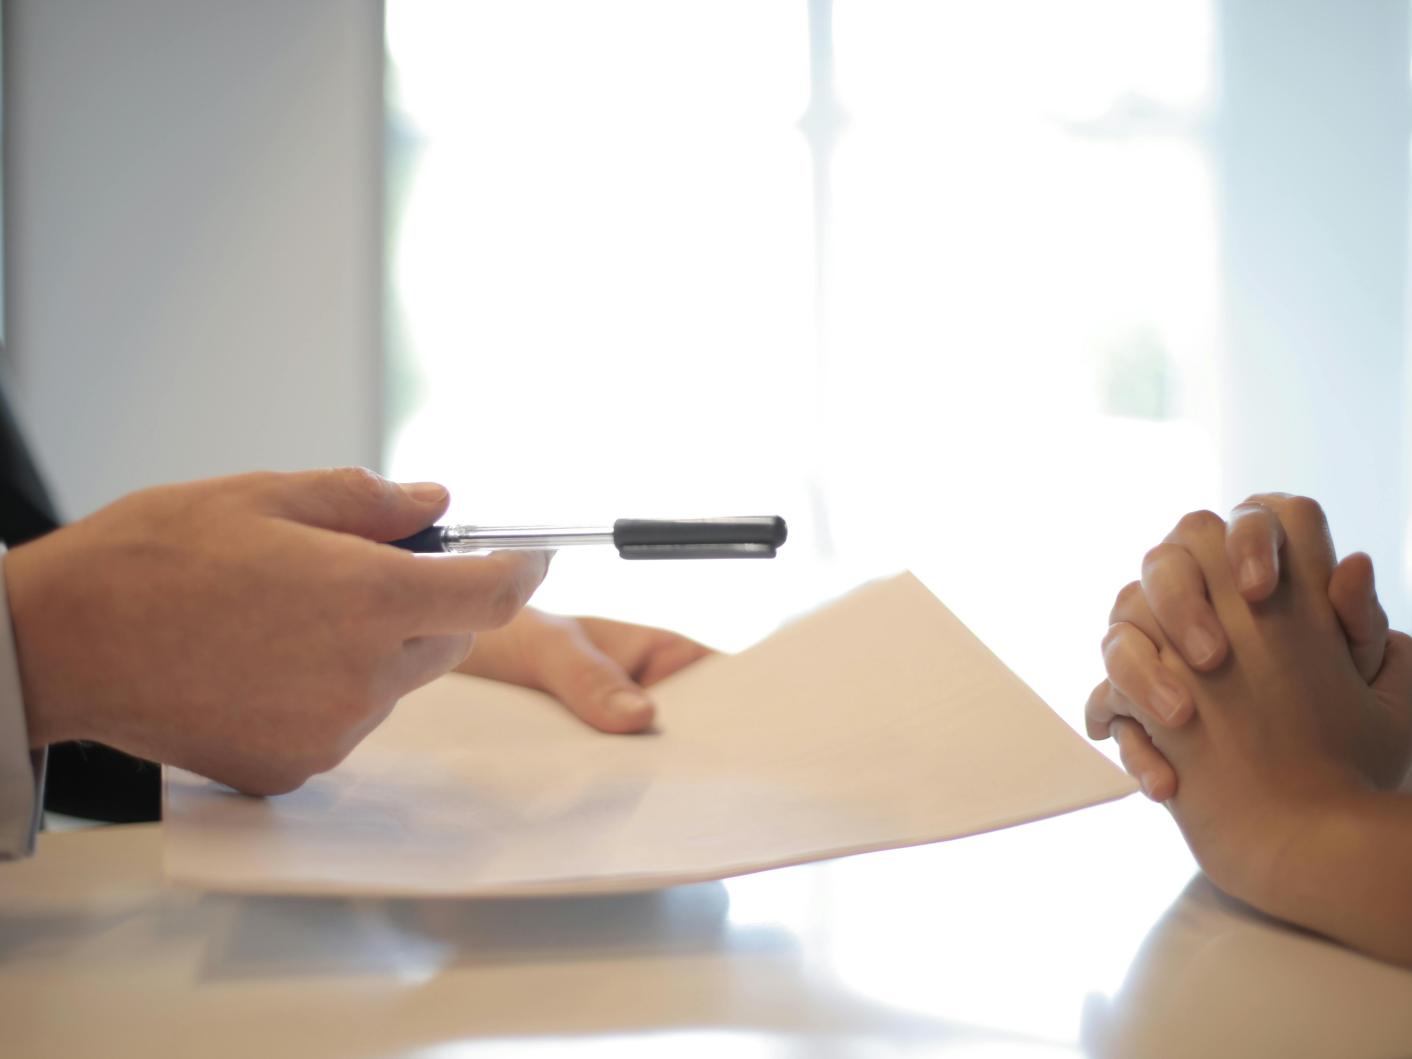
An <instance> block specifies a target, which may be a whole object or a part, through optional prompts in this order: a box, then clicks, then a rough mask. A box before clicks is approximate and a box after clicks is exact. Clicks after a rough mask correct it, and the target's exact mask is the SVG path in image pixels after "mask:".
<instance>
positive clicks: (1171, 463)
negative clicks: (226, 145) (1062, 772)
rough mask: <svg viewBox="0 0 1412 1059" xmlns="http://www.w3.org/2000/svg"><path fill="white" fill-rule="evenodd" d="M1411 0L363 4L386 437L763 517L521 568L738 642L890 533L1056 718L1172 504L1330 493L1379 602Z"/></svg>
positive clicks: (1387, 506) (411, 449) (622, 495)
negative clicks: (752, 550)
mask: <svg viewBox="0 0 1412 1059" xmlns="http://www.w3.org/2000/svg"><path fill="white" fill-rule="evenodd" d="M1406 22H1407V19H1406V10H1405V5H1403V4H1390V3H1383V4H1376V3H1375V4H1369V5H1358V6H1357V10H1350V9H1349V8H1348V7H1347V5H1334V4H1329V3H1315V2H1300V3H1295V4H1251V3H1236V2H1227V3H1220V2H1182V3H1175V2H1170V0H1080V2H1074V3H1066V4H1063V5H1055V4H1050V3H1046V2H1043V0H1003V2H996V3H947V4H939V3H931V2H925V0H884V2H876V0H868V2H863V0H854V2H849V0H838V2H836V3H827V2H823V0H814V2H812V3H806V2H804V0H799V2H787V3H786V2H779V3H758V2H750V0H740V2H735V3H730V2H722V3H715V4H709V5H694V4H661V3H655V2H651V0H603V2H598V3H592V4H584V3H578V2H572V0H558V2H556V0H534V2H530V3H502V2H489V0H486V2H472V3H466V2H459V0H389V2H388V4H387V48H388V82H387V90H388V118H389V136H388V150H389V154H388V163H389V221H390V223H389V228H388V238H389V243H388V273H387V275H388V299H389V300H388V303H387V304H388V310H389V312H388V325H389V326H388V334H389V339H390V342H389V350H388V354H389V403H388V420H387V425H388V433H387V438H386V443H387V449H386V452H387V462H388V468H389V470H390V471H391V473H393V474H394V475H396V476H398V477H401V478H423V477H433V478H439V479H441V480H443V481H446V482H448V483H450V484H451V485H452V487H453V492H454V494H455V497H456V501H455V508H454V514H455V515H456V516H457V517H458V518H459V519H461V520H463V521H472V522H477V521H479V522H487V523H494V522H497V521H508V522H524V521H546V522H554V521H566V522H571V523H579V522H583V521H591V520H602V521H611V519H613V518H614V517H617V516H622V515H634V516H637V515H641V516H659V515H663V516H665V515H709V514H726V513H757V512H758V513H774V512H778V513H780V514H783V515H785V516H786V517H787V518H788V519H789V521H790V525H791V528H792V531H793V537H792V540H791V543H790V544H789V545H788V546H787V547H786V548H785V550H784V551H783V552H782V553H781V558H780V559H778V560H776V561H775V562H774V563H773V564H768V565H766V564H759V565H754V564H749V563H736V564H698V565H691V564H680V565H676V564H673V565H662V566H657V565H650V566H642V565H635V564H624V563H620V562H618V561H617V560H616V559H614V558H613V557H611V556H609V555H604V554H596V555H592V556H590V555H586V554H582V553H578V554H570V553H565V554H564V555H562V556H561V557H560V558H559V559H558V561H557V563H556V568H555V570H554V572H553V576H552V578H551V580H550V581H549V582H548V583H547V584H546V586H545V588H544V589H543V590H542V593H541V596H540V599H541V602H542V603H543V604H545V605H547V606H552V607H559V608H563V609H567V610H574V611H593V612H599V613H607V614H611V615H616V616H622V617H627V618H632V619H634V620H640V621H650V622H659V623H663V624H668V625H672V626H675V627H678V628H681V629H684V630H686V631H688V632H691V633H693V634H695V635H697V636H700V637H702V638H704V639H706V640H708V641H710V642H713V643H716V644H720V645H722V646H726V647H737V646H741V645H743V644H745V643H748V642H750V641H751V640H752V639H754V638H756V637H758V636H760V635H762V634H763V633H765V632H767V631H768V630H769V628H771V627H772V626H773V625H774V624H775V623H777V622H778V621H779V620H780V619H781V617H782V616H785V615H787V614H789V613H792V612H794V611H796V610H798V609H799V608H801V607H804V606H807V605H809V604H810V603H812V602H814V601H815V600H817V599H819V598H822V597H824V596H827V595H829V594H831V593H833V592H836V591H838V590H839V589H841V588H843V587H846V586H847V585H850V584H853V583H856V582H857V581H858V580H860V579H862V578H865V577H868V576H872V575H874V574H877V573H883V572H886V571H888V570H891V569H897V568H901V567H912V568H913V569H916V570H917V571H918V572H919V573H921V574H922V575H923V576H924V577H925V579H926V580H927V581H928V582H929V583H930V584H931V585H932V587H933V588H934V589H936V590H937V591H938V592H939V593H940V594H941V595H942V596H943V598H944V599H945V600H946V601H947V602H948V603H949V604H951V605H952V606H953V608H954V609H956V610H957V611H958V612H959V613H960V614H961V615H962V617H963V618H965V619H966V620H968V621H969V622H970V623H971V624H972V625H973V627H975V628H976V629H977V631H979V632H980V633H981V634H982V635H983V636H984V637H985V638H986V639H987V641H988V642H990V643H991V644H992V646H994V647H995V648H996V650H997V651H998V652H999V653H1000V654H1001V655H1002V656H1003V657H1005V658H1006V660H1007V661H1009V662H1010V663H1011V664H1012V665H1014V666H1015V667H1016V668H1017V669H1018V670H1019V671H1020V672H1021V673H1022V674H1023V675H1024V676H1025V677H1027V678H1028V679H1029V680H1030V681H1031V682H1032V683H1034V684H1035V686H1036V687H1037V688H1038V690H1040V691H1041V693H1042V694H1044V695H1045V696H1046V697H1047V698H1048V699H1049V700H1050V701H1051V702H1052V703H1053V704H1054V705H1055V706H1056V707H1057V708H1058V709H1059V710H1060V711H1061V712H1063V713H1064V714H1065V716H1066V717H1068V718H1069V719H1070V720H1071V721H1075V722H1076V721H1077V720H1078V718H1079V716H1080V714H1081V709H1082V702H1083V698H1084V696H1085V695H1086V693H1087V691H1088V688H1089V687H1090V686H1091V684H1092V683H1093V681H1094V680H1095V679H1096V678H1097V676H1098V671H1099V667H1098V661H1097V650H1096V645H1097V641H1098V638H1099V636H1100V634H1101V632H1102V630H1103V628H1104V626H1105V624H1106V613H1107V609H1108V607H1109V605H1110V604H1111V601H1112V598H1113V595H1114V593H1115V592H1116V590H1117V589H1118V587H1119V586H1120V585H1121V584H1122V583H1123V582H1125V581H1126V580H1129V579H1130V578H1132V577H1134V576H1136V573H1137V567H1138V561H1139V558H1140V556H1141V555H1142V553H1143V551H1144V550H1145V549H1146V548H1147V547H1148V546H1150V545H1151V544H1153V543H1156V541H1157V540H1159V539H1160V537H1161V536H1162V534H1163V533H1165V532H1166V530H1167V529H1168V528H1170V525H1171V524H1172V523H1173V522H1174V520H1175V519H1176V518H1177V517H1178V516H1179V515H1180V514H1181V513H1182V512H1184V511H1186V510H1188V509H1191V508H1196V507H1212V508H1216V509H1224V508H1225V507H1228V506H1229V505H1230V504H1232V503H1234V502H1236V501H1237V500H1239V499H1240V498H1241V497H1243V496H1244V495H1245V494H1246V493H1248V492H1250V491H1252V490H1255V489H1286V490H1292V491H1303V492H1309V493H1311V494H1312V495H1315V496H1318V497H1320V498H1322V499H1325V500H1326V501H1327V502H1328V505H1329V508H1330V513H1331V518H1332V519H1333V522H1334V528H1335V531H1336V534H1337V536H1338V538H1339V540H1340V543H1342V544H1344V545H1345V547H1350V548H1351V547H1355V546H1357V547H1364V548H1367V549H1370V550H1371V551H1372V552H1373V554H1374V557H1375V559H1376V560H1377V561H1378V564H1379V568H1380V570H1381V571H1382V576H1383V586H1384V592H1385V593H1386V594H1387V595H1388V596H1389V599H1390V602H1391V603H1392V604H1393V607H1394V612H1395V613H1397V612H1399V611H1400V609H1401V599H1402V594H1403V585H1402V562H1401V548H1400V545H1399V541H1400V539H1401V535H1402V521H1403V514H1402V512H1403V506H1404V504H1403V495H1404V492H1405V490H1404V488H1403V485H1402V482H1403V479H1404V477H1405V474H1404V469H1403V467H1404V463H1403V460H1402V456H1401V441H1402V429H1403V428H1402V420H1403V411H1402V409H1403V405H1404V401H1403V399H1402V388H1403V371H1402V360H1403V356H1404V346H1405V335H1404V326H1403V311H1402V299H1401V295H1400V292H1401V289H1402V286H1403V284H1404V271H1405V269H1404V263H1403V258H1404V257H1405V253H1404V244H1405V241H1406V221H1405V214H1406V207H1405V200H1406V184H1407V173H1406V157H1405V156H1406V153H1407V135H1406V129H1405V109H1406V95H1407V66H1408V62H1407V40H1406V38H1407V26H1406ZM1375 104H1378V105H1381V107H1382V109H1379V106H1375ZM1389 145H1390V146H1391V148H1392V149H1389ZM1379 152H1381V153H1379ZM1388 292H1393V294H1394V295H1395V296H1393V297H1389V296H1388ZM1301 295H1304V296H1301Z"/></svg>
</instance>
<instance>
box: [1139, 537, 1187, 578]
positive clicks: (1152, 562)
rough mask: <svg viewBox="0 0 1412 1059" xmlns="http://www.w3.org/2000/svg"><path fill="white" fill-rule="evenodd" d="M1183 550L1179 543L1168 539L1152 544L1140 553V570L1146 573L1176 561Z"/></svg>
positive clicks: (1183, 552) (1184, 550)
mask: <svg viewBox="0 0 1412 1059" xmlns="http://www.w3.org/2000/svg"><path fill="white" fill-rule="evenodd" d="M1185 552H1186V549H1184V548H1183V547H1181V545H1178V544H1173V543H1171V542H1170V541H1163V542H1162V543H1161V544H1154V545H1153V546H1152V547H1151V548H1148V549H1147V551H1145V552H1144V553H1143V555H1142V572H1143V573H1144V574H1147V573H1148V572H1149V571H1151V570H1153V569H1155V568H1159V567H1162V566H1165V565H1167V564H1169V563H1171V562H1174V561H1177V560H1178V559H1179V558H1180V557H1181V556H1182V555H1183V554H1185Z"/></svg>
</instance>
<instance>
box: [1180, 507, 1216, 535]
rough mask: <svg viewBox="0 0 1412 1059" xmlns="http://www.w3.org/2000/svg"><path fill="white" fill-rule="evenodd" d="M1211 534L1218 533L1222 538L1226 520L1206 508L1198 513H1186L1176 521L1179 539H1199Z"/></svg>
mask: <svg viewBox="0 0 1412 1059" xmlns="http://www.w3.org/2000/svg"><path fill="white" fill-rule="evenodd" d="M1213 533H1219V534H1220V535H1221V536H1223V537H1224V536H1225V533H1226V520H1225V519H1223V518H1221V516H1220V515H1218V514H1216V512H1214V511H1211V510H1208V509H1206V508H1202V509H1201V510H1200V511H1188V512H1187V513H1186V514H1185V515H1183V516H1182V517H1181V518H1179V519H1178V520H1177V529H1176V534H1177V536H1179V537H1186V538H1200V537H1204V536H1209V535H1210V534H1213Z"/></svg>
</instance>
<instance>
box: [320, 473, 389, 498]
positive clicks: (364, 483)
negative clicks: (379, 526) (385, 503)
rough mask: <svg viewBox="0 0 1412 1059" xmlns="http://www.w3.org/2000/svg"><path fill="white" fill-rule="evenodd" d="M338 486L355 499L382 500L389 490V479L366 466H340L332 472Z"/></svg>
mask: <svg viewBox="0 0 1412 1059" xmlns="http://www.w3.org/2000/svg"><path fill="white" fill-rule="evenodd" d="M332 473H333V476H334V478H335V480H336V481H337V482H338V486H339V488H340V489H342V490H343V491H344V492H345V493H347V494H348V495H349V496H350V497H352V498H353V499H354V500H361V501H376V500H381V499H382V498H383V496H384V495H386V492H387V479H385V478H383V477H382V475H380V474H378V473H376V472H375V471H370V470H369V469H368V468H366V467H338V468H335V469H334V471H333V472H332Z"/></svg>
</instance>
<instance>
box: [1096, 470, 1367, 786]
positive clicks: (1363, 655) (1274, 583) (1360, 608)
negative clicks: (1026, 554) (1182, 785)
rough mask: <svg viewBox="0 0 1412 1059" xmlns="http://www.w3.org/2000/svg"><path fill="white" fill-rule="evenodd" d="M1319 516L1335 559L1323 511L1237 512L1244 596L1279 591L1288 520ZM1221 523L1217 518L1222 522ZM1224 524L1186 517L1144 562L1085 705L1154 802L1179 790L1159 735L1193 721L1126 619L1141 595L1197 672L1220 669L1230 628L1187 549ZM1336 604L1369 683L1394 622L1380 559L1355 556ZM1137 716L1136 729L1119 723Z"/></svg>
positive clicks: (1227, 532) (1228, 544) (1233, 532)
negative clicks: (1376, 562)
mask: <svg viewBox="0 0 1412 1059" xmlns="http://www.w3.org/2000/svg"><path fill="white" fill-rule="evenodd" d="M1310 508H1312V510H1313V511H1314V512H1315V513H1316V516H1315V518H1314V520H1313V522H1312V525H1313V527H1314V532H1316V533H1322V534H1323V537H1322V540H1321V541H1320V543H1319V547H1320V548H1322V549H1324V551H1325V553H1326V554H1327V555H1330V556H1331V555H1332V554H1333V545H1332V543H1331V542H1330V540H1329V537H1328V527H1327V524H1326V523H1325V522H1324V519H1323V513H1322V512H1320V511H1318V505H1317V504H1314V502H1313V501H1312V500H1308V499H1306V498H1304V497H1296V496H1289V495H1287V494H1284V493H1265V494H1260V495H1257V496H1252V497H1250V499H1248V500H1246V501H1245V502H1244V503H1243V504H1240V505H1239V506H1237V507H1236V508H1235V510H1234V511H1232V512H1231V518H1230V521H1229V522H1228V523H1226V524H1225V528H1224V531H1223V532H1224V546H1223V550H1224V554H1225V557H1226V564H1227V569H1228V571H1229V575H1230V577H1231V578H1232V579H1233V580H1234V583H1235V585H1236V589H1237V591H1238V592H1239V594H1240V595H1241V597H1242V598H1243V599H1245V600H1246V601H1247V602H1250V603H1258V602H1260V601H1261V600H1264V599H1266V598H1268V597H1269V596H1270V595H1271V593H1273V592H1274V591H1275V589H1276V588H1277V587H1278V586H1279V584H1280V580H1281V571H1282V563H1283V561H1284V557H1285V551H1286V540H1287V533H1286V523H1287V522H1288V523H1292V524H1298V525H1301V526H1303V525H1306V524H1309V520H1308V519H1307V518H1306V517H1305V515H1306V514H1307V510H1308V509H1310ZM1213 520H1214V521H1213ZM1216 522H1220V519H1218V518H1217V517H1216V516H1215V515H1213V514H1211V513H1210V512H1205V511H1198V512H1193V513H1192V514H1190V515H1187V516H1186V517H1185V518H1184V519H1183V520H1182V521H1181V522H1180V523H1179V524H1178V525H1177V528H1176V529H1174V530H1173V531H1172V533H1170V534H1169V535H1168V536H1167V538H1166V540H1164V541H1163V542H1162V543H1161V544H1159V545H1157V546H1156V547H1155V548H1153V549H1152V550H1151V551H1149V552H1148V553H1147V555H1146V556H1145V557H1144V559H1143V564H1142V579H1141V580H1140V581H1134V582H1132V583H1131V584H1129V585H1127V586H1125V587H1124V588H1123V590H1122V591H1121V592H1120V593H1119V594H1118V600H1117V603H1115V605H1114V608H1113V613H1112V614H1111V615H1110V618H1109V622H1110V625H1109V629H1108V633H1107V635H1106V636H1105V637H1104V639H1103V661H1104V667H1105V668H1106V669H1107V671H1108V677H1107V679H1106V680H1104V681H1103V682H1102V683H1100V684H1099V685H1098V687H1097V688H1095V689H1094V691H1093V694H1092V695H1091V696H1090V697H1089V700H1088V706H1087V709H1086V720H1087V725H1088V734H1089V737H1090V738H1092V739H1105V738H1107V737H1108V736H1109V735H1110V734H1111V735H1113V736H1114V738H1115V739H1117V741H1118V749H1119V753H1120V754H1121V756H1122V760H1123V766H1124V768H1126V769H1127V770H1128V772H1130V773H1131V774H1132V775H1133V776H1135V777H1137V779H1138V781H1139V782H1140V783H1141V784H1142V788H1143V791H1144V792H1145V793H1146V794H1147V795H1148V797H1150V798H1152V799H1153V800H1155V801H1166V800H1167V799H1168V798H1170V797H1172V795H1173V794H1175V793H1176V790H1177V775H1176V773H1175V772H1174V771H1173V769H1172V766H1171V764H1170V763H1169V762H1168V761H1167V760H1166V759H1165V758H1164V757H1163V756H1162V755H1161V754H1160V753H1159V752H1158V751H1157V749H1156V748H1155V747H1154V746H1153V743H1152V740H1151V738H1150V737H1149V733H1150V732H1154V731H1157V730H1159V729H1166V728H1179V727H1181V726H1182V725H1184V724H1186V723H1187V722H1188V721H1189V720H1190V719H1191V717H1192V712H1193V703H1192V699H1191V696H1190V694H1189V693H1188V691H1187V689H1186V688H1185V687H1184V686H1183V685H1182V684H1181V683H1180V682H1178V681H1176V680H1174V679H1173V677H1172V675H1171V673H1169V672H1168V671H1167V670H1166V669H1165V668H1164V667H1163V666H1161V665H1160V664H1159V662H1158V658H1157V649H1156V647H1155V646H1154V644H1153V642H1152V640H1151V639H1150V638H1149V637H1147V636H1145V635H1143V633H1142V631H1141V630H1140V629H1139V628H1137V627H1136V626H1135V625H1134V624H1133V623H1131V622H1129V621H1125V620H1124V619H1123V617H1122V615H1123V612H1124V609H1125V607H1126V606H1127V605H1128V604H1130V603H1131V602H1132V600H1133V599H1134V597H1136V596H1139V595H1140V596H1141V597H1142V598H1143V602H1144V605H1145V606H1146V607H1147V608H1148V609H1149V610H1150V612H1151V614H1152V616H1153V620H1154V621H1155V622H1156V624H1157V626H1158V627H1160V628H1161V630H1162V632H1163V634H1164V635H1165V636H1166V638H1167V641H1168V642H1170V643H1171V644H1173V645H1174V647H1175V649H1176V650H1177V651H1178V652H1179V653H1180V655H1181V657H1182V658H1183V659H1184V660H1185V661H1186V663H1187V664H1188V665H1189V666H1191V667H1192V668H1193V669H1194V670H1197V671H1198V672H1209V671H1211V670H1214V669H1215V668H1217V667H1218V666H1220V665H1221V663H1222V662H1223V661H1224V660H1225V658H1226V656H1227V653H1228V651H1229V641H1228V638H1227V634H1226V630H1225V629H1224V628H1223V627H1222V625H1221V622H1220V620H1219V618H1218V617H1217V615H1216V611H1215V609H1214V608H1213V607H1212V604H1211V601H1210V599H1209V596H1208V586H1207V582H1206V577H1205V575H1204V573H1203V572H1202V568H1201V565H1200V564H1199V563H1198V562H1197V560H1196V558H1195V556H1193V555H1192V553H1191V551H1190V550H1189V548H1188V547H1187V546H1186V544H1185V543H1184V542H1185V541H1186V540H1187V539H1188V538H1189V536H1190V533H1191V531H1193V530H1195V529H1198V528H1199V527H1200V526H1201V525H1203V524H1206V525H1214V523H1216ZM1328 586H1329V589H1328V590H1329V602H1330V603H1331V604H1332V606H1333V609H1334V613H1335V614H1337V615H1338V618H1339V622H1340V624H1341V625H1342V627H1343V630H1344V633H1345V635H1346V636H1347V638H1348V643H1349V648H1350V650H1351V651H1352V654H1353V659H1354V662H1355V664H1356V666H1357V668H1358V671H1359V672H1360V673H1361V674H1362V675H1363V677H1364V679H1365V680H1367V681H1372V679H1373V678H1374V677H1375V676H1376V675H1377V673H1378V671H1379V669H1380V668H1381V666H1382V661H1383V652H1384V650H1385V648H1386V644H1387V636H1388V621H1387V615H1386V613H1384V611H1383V608H1382V604H1381V603H1379V602H1378V597H1377V591H1376V588H1375V586H1374V583H1373V564H1372V561H1371V560H1370V559H1369V558H1368V557H1367V556H1366V555H1363V554H1361V553H1355V554H1353V555H1349V556H1347V557H1346V558H1345V559H1344V560H1343V561H1342V562H1340V563H1338V564H1337V566H1336V567H1334V570H1333V573H1332V575H1331V576H1330V578H1329V582H1328ZM1115 718H1128V719H1130V721H1129V723H1114V721H1115Z"/></svg>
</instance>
